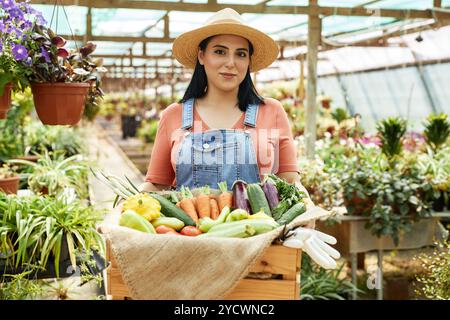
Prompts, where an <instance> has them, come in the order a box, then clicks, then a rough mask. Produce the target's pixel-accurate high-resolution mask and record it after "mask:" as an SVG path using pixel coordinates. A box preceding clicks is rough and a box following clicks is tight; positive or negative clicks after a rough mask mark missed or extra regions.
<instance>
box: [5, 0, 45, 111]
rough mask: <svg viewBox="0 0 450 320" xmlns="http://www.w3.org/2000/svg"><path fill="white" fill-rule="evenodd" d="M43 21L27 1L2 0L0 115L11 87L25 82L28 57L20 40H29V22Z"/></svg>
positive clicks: (29, 72) (28, 69)
mask: <svg viewBox="0 0 450 320" xmlns="http://www.w3.org/2000/svg"><path fill="white" fill-rule="evenodd" d="M35 23H39V24H45V23H46V21H45V19H44V18H43V17H42V14H41V13H40V12H38V11H36V10H34V9H33V8H32V7H31V5H30V4H29V3H26V2H20V3H19V2H16V1H14V0H8V1H3V2H2V6H1V7H0V119H4V118H5V116H6V112H7V111H8V109H9V107H10V105H11V91H12V89H13V88H14V89H20V90H24V89H25V88H26V87H28V86H29V80H28V77H29V75H30V74H31V72H32V70H31V69H30V65H31V59H30V58H29V55H28V50H27V48H26V47H25V46H24V43H25V42H27V41H30V40H31V34H32V26H33V24H35Z"/></svg>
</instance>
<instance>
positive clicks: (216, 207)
mask: <svg viewBox="0 0 450 320" xmlns="http://www.w3.org/2000/svg"><path fill="white" fill-rule="evenodd" d="M209 203H210V206H211V219H213V220H216V219H217V217H218V216H219V205H218V204H217V201H216V199H209Z"/></svg>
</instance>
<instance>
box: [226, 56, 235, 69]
mask: <svg viewBox="0 0 450 320" xmlns="http://www.w3.org/2000/svg"><path fill="white" fill-rule="evenodd" d="M225 66H226V67H227V68H228V69H232V68H234V56H233V55H232V54H230V55H228V59H227V62H226V64H225Z"/></svg>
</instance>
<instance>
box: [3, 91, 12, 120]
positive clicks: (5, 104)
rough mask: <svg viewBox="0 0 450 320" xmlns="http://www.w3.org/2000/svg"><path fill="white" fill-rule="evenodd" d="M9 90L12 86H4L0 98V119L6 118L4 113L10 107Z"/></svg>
mask: <svg viewBox="0 0 450 320" xmlns="http://www.w3.org/2000/svg"><path fill="white" fill-rule="evenodd" d="M11 90H12V84H10V83H8V84H7V85H5V89H4V90H3V95H1V96H0V119H5V118H6V113H7V112H8V110H9V107H10V106H11Z"/></svg>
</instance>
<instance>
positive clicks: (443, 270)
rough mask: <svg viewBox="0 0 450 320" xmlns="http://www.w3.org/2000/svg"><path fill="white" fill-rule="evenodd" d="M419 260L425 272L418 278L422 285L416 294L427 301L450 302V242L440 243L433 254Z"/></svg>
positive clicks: (422, 256) (420, 257)
mask: <svg viewBox="0 0 450 320" xmlns="http://www.w3.org/2000/svg"><path fill="white" fill-rule="evenodd" d="M417 259H419V260H420V261H421V263H422V267H423V268H424V272H423V273H422V274H420V275H418V276H417V277H416V280H417V281H418V282H419V284H421V286H419V287H418V288H417V289H416V294H417V295H418V296H420V297H425V298H427V299H433V300H450V241H446V242H445V243H439V244H438V245H437V246H436V247H435V250H434V252H433V254H430V255H426V254H422V255H420V256H418V257H417Z"/></svg>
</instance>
